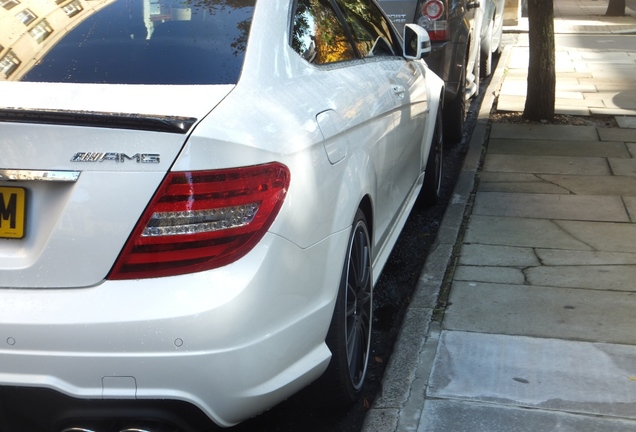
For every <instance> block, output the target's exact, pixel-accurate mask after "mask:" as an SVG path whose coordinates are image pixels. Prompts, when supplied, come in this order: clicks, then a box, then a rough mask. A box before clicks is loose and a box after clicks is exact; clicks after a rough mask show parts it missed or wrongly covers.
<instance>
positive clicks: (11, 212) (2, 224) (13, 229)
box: [0, 186, 26, 239]
mask: <svg viewBox="0 0 636 432" xmlns="http://www.w3.org/2000/svg"><path fill="white" fill-rule="evenodd" d="M25 219H26V190H25V189H24V188H18V187H4V186H0V238H13V239H20V238H22V237H24V221H25Z"/></svg>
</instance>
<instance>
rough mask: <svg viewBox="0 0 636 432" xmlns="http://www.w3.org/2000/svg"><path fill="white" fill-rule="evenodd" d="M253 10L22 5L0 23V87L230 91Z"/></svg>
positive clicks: (78, 2)
mask: <svg viewBox="0 0 636 432" xmlns="http://www.w3.org/2000/svg"><path fill="white" fill-rule="evenodd" d="M255 3H256V0H62V1H60V0H56V1H49V2H42V1H39V0H22V1H20V2H16V4H15V6H13V7H12V8H11V9H10V10H8V11H4V10H2V12H4V14H3V15H2V16H0V80H11V81H32V82H70V83H106V84H234V83H236V82H237V81H238V78H239V75H240V72H241V68H242V65H243V58H244V54H245V48H246V44H247V37H248V34H249V29H250V24H251V21H252V15H253V12H254V5H255ZM5 9H6V7H5ZM9 19H10V20H9Z"/></svg>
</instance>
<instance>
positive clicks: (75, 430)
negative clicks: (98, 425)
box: [62, 427, 95, 432]
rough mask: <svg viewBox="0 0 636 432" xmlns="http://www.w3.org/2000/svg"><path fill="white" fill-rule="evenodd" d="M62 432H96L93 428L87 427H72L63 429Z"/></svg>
mask: <svg viewBox="0 0 636 432" xmlns="http://www.w3.org/2000/svg"><path fill="white" fill-rule="evenodd" d="M62 432H95V431H94V430H93V429H86V428H81V427H71V428H66V429H63V430H62Z"/></svg>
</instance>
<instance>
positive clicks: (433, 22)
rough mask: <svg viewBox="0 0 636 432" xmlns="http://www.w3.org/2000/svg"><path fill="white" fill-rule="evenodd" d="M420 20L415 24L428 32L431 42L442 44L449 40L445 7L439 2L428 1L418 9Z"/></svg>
mask: <svg viewBox="0 0 636 432" xmlns="http://www.w3.org/2000/svg"><path fill="white" fill-rule="evenodd" d="M418 15H420V18H419V19H418V20H417V23H418V24H419V25H420V26H422V27H424V28H425V29H426V31H428V35H429V37H430V38H431V41H434V42H443V41H447V40H449V39H450V31H449V28H448V21H447V19H446V7H445V6H444V2H443V1H441V0H428V1H426V2H425V3H424V4H422V5H421V6H420V7H419V8H418Z"/></svg>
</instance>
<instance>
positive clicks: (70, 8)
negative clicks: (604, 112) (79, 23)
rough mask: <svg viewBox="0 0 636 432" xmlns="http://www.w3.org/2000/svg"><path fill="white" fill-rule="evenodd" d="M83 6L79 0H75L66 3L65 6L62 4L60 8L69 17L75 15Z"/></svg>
mask: <svg viewBox="0 0 636 432" xmlns="http://www.w3.org/2000/svg"><path fill="white" fill-rule="evenodd" d="M83 9H84V8H82V5H81V3H80V2H79V0H75V1H74V2H72V3H69V4H67V5H66V6H62V10H64V12H65V13H66V15H68V16H69V17H72V16H75V15H77V14H78V13H80V12H81V11H82V10H83Z"/></svg>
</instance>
